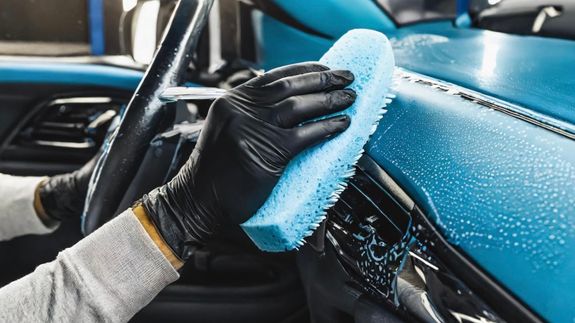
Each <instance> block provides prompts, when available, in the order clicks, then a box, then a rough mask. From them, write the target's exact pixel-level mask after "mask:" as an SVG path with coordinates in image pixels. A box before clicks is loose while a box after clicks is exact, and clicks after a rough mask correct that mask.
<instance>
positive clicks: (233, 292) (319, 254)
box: [0, 0, 539, 323]
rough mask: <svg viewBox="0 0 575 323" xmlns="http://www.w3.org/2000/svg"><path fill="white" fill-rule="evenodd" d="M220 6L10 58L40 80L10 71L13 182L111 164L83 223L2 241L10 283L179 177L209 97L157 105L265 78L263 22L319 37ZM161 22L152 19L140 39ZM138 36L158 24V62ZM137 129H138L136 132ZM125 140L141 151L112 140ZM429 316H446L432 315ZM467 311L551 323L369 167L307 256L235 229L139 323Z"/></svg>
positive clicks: (163, 13) (0, 166) (260, 4)
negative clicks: (110, 45)
mask: <svg viewBox="0 0 575 323" xmlns="http://www.w3.org/2000/svg"><path fill="white" fill-rule="evenodd" d="M151 2H154V3H155V5H153V6H152V5H150V4H149V3H151ZM213 2H214V1H209V0H180V1H178V2H176V1H168V0H161V1H136V2H135V5H134V7H133V8H132V9H131V10H129V11H128V13H125V14H124V16H123V17H122V20H121V23H120V24H121V25H122V26H123V27H121V28H119V29H120V32H119V33H118V34H117V35H113V37H112V38H113V40H110V39H111V38H110V37H107V38H106V39H107V40H106V41H111V42H114V43H119V44H121V46H117V47H116V48H114V51H115V52H114V53H112V54H109V55H104V56H99V57H94V56H91V55H89V54H88V55H83V56H80V57H76V58H69V57H67V56H66V55H60V56H53V57H50V58H45V60H44V62H43V63H39V62H38V59H37V57H32V56H31V55H25V56H21V57H17V58H14V57H12V56H10V55H4V56H6V57H8V58H10V59H12V60H14V59H16V60H17V61H20V62H22V65H26V66H29V67H27V68H29V69H30V70H23V69H18V68H15V70H14V71H12V72H10V73H13V74H14V73H20V74H19V75H17V76H14V78H13V79H12V80H9V79H8V78H7V77H6V78H4V79H3V80H2V84H1V85H0V114H1V115H2V118H0V172H1V173H7V174H16V175H29V176H32V175H34V176H39V175H53V174H58V173H64V172H69V171H72V170H74V169H77V168H79V167H81V166H82V165H83V164H84V163H85V162H87V161H88V160H90V159H91V158H92V157H93V156H94V155H95V154H97V153H98V152H99V151H103V152H104V155H105V157H104V158H105V160H106V162H105V163H102V164H101V165H99V170H100V171H101V172H100V176H99V178H97V179H96V180H95V181H94V182H93V183H92V184H91V185H92V186H91V188H92V189H93V194H91V196H90V197H89V199H88V201H87V206H86V211H85V218H84V221H82V223H80V221H77V222H70V223H65V224H63V225H62V226H61V227H60V228H59V229H58V230H57V231H56V232H55V233H53V234H51V235H49V236H24V237H19V238H16V239H13V240H11V241H7V242H2V243H0V258H1V259H2V261H3V263H4V264H6V265H4V266H0V286H3V285H5V284H8V283H9V282H11V281H13V280H15V279H18V278H19V277H22V276H24V275H26V274H27V273H30V272H31V271H33V270H34V268H35V267H36V266H38V265H39V264H42V263H44V262H48V261H50V260H52V259H54V258H55V257H56V255H57V254H58V252H59V251H61V250H63V249H65V248H67V247H69V246H72V245H73V244H74V243H76V242H77V241H79V240H80V239H82V237H83V236H84V235H85V234H89V233H90V232H92V231H94V230H95V229H97V228H98V227H99V226H101V225H102V224H103V223H105V222H106V221H107V220H109V219H110V215H117V214H119V212H121V211H122V210H124V209H126V208H128V207H130V206H131V205H132V204H133V203H134V202H135V201H136V200H137V199H138V198H139V197H140V196H142V194H144V193H146V192H148V191H150V190H151V189H152V188H154V187H156V186H159V185H161V184H163V183H166V182H167V181H169V179H171V178H172V177H173V176H174V175H175V174H176V173H177V171H178V169H179V167H181V166H182V164H183V163H184V162H185V161H186V159H187V157H188V156H189V155H190V153H191V151H192V150H193V148H194V145H195V142H196V140H197V138H198V134H199V131H200V130H201V126H202V120H203V119H204V118H205V116H206V113H207V111H208V109H209V106H210V103H211V100H205V99H202V100H192V101H187V102H183V101H178V102H166V101H162V100H160V98H159V97H158V93H161V92H162V91H164V90H165V89H167V88H169V87H173V86H177V85H181V84H186V85H190V86H192V85H193V86H199V87H222V88H229V87H232V86H234V85H235V84H238V82H241V81H242V80H245V79H247V78H249V77H251V76H253V75H255V74H257V73H259V71H258V70H257V69H258V66H259V64H258V61H259V59H260V57H259V55H261V53H259V52H258V48H257V46H256V44H255V43H254V39H255V38H256V37H255V36H254V33H257V30H256V29H255V28H254V24H253V21H252V20H253V19H254V17H255V16H256V15H265V16H268V17H270V18H272V19H275V20H277V21H279V22H280V23H281V24H284V25H287V26H289V27H290V28H294V29H296V30H298V32H301V33H311V34H317V32H316V31H315V30H313V28H310V27H308V26H306V25H305V24H303V23H302V22H300V21H298V20H297V19H296V18H294V17H292V16H290V15H288V14H287V13H285V12H284V11H282V9H281V8H279V7H278V6H277V5H274V3H273V2H271V1H265V0H246V1H244V0H241V1H239V0H220V1H216V2H215V4H214V3H213ZM150 8H152V9H150ZM149 10H152V11H154V10H155V11H154V12H155V13H156V14H155V16H154V17H155V19H154V21H155V23H154V24H152V25H153V26H152V27H141V26H142V21H149V20H146V19H147V16H146V12H147V11H149ZM170 17H171V18H170ZM406 19H407V20H409V18H406ZM481 21H483V22H482V23H487V21H488V17H487V16H485V17H483V18H482V20H481ZM138 26H140V27H138ZM134 28H151V29H149V30H152V33H153V34H154V35H155V36H154V37H155V42H156V43H155V44H154V46H152V49H151V51H152V52H151V54H150V49H149V48H148V49H146V46H148V47H149V44H145V42H144V41H143V40H141V35H140V34H141V31H138V30H135V29H134ZM147 30H148V29H147ZM161 39H163V42H161V44H160V40H161ZM156 44H160V45H159V48H158V50H157V52H156V54H155V56H154V55H153V54H154V53H153V52H154V50H155V45H156ZM138 51H139V52H138ZM136 52H138V53H136ZM6 57H0V68H2V65H1V64H3V63H2V61H3V60H6V59H7V58H6ZM126 57H129V59H126ZM24 63H26V64H24ZM67 64H74V66H75V69H74V70H69V69H67V68H66V66H68V65H67ZM4 68H6V67H4ZM7 70H9V68H7ZM6 73H8V72H6ZM5 75H8V74H5ZM2 78H3V77H2V76H1V75H0V79H2ZM70 80H73V81H70ZM140 80H142V81H141V83H140ZM422 82H423V81H422ZM138 84H139V85H138ZM438 86H439V85H438ZM474 102H477V100H476V101H474ZM128 125H138V127H139V128H138V131H133V132H127V131H126V129H128ZM131 129H132V128H131ZM114 136H127V137H128V138H130V140H128V141H124V144H123V145H118V144H112V142H113V138H114ZM126 174H128V175H126ZM406 255H407V256H406ZM422 299H424V300H425V301H421V300H422ZM485 299H489V301H488V302H486V301H485ZM424 304H441V306H437V307H436V310H437V311H438V312H435V314H434V312H433V311H430V310H429V307H425V306H424ZM448 309H449V311H448ZM454 313H456V314H454ZM457 313H461V314H457ZM463 313H466V314H463ZM469 313H474V314H476V317H477V319H476V321H474V322H480V321H481V322H487V321H499V320H504V319H506V317H508V316H509V315H512V316H513V317H515V318H516V319H517V318H520V319H524V320H530V321H538V320H539V319H538V318H537V317H536V316H534V315H533V314H532V313H531V312H530V311H529V310H527V309H525V306H524V305H523V304H522V303H519V302H518V301H516V300H515V298H514V297H512V296H511V295H510V294H509V293H508V292H507V291H506V290H504V289H502V288H500V287H499V285H498V284H497V283H496V282H495V281H494V280H493V279H492V278H490V277H488V276H487V275H485V274H484V273H483V272H482V271H481V270H480V269H479V268H478V266H477V265H476V264H474V263H473V262H472V261H470V260H469V259H467V258H466V257H465V256H464V255H462V254H461V252H460V251H459V250H457V249H455V248H453V247H452V246H451V245H450V244H449V243H448V242H447V241H446V240H445V239H444V238H443V237H442V235H441V234H440V233H439V232H438V231H437V229H435V227H434V225H433V224H431V222H430V221H429V220H428V219H427V218H426V216H425V215H424V213H423V211H422V210H421V209H420V208H419V207H418V204H417V202H416V201H415V200H414V199H413V198H412V197H410V196H409V195H408V194H407V193H406V192H405V190H404V189H402V187H400V186H399V185H398V184H397V183H396V181H395V180H394V179H393V178H392V177H391V176H390V175H389V173H388V170H385V169H383V168H381V167H380V166H378V165H377V163H376V162H374V161H373V160H372V159H371V158H370V157H369V156H364V157H363V158H362V159H361V160H360V162H359V164H358V166H357V170H356V175H355V176H354V177H353V178H352V180H351V182H350V185H349V186H348V188H347V189H346V190H345V191H344V192H343V193H342V196H341V199H340V200H339V202H338V203H337V204H336V205H335V206H334V207H332V208H331V209H330V210H329V212H328V220H327V221H324V222H323V223H322V225H321V227H320V228H319V229H318V230H317V231H316V232H315V233H314V235H313V236H311V237H309V238H308V239H307V243H306V245H305V246H304V247H303V248H301V250H299V251H297V252H286V253H265V252H261V251H259V250H258V249H257V248H256V247H255V246H254V245H253V244H252V242H251V241H250V240H249V238H248V237H247V236H246V235H245V233H244V232H243V231H242V230H241V229H240V228H239V227H238V226H233V225H229V226H227V227H225V228H224V229H223V230H222V231H221V232H220V233H219V234H218V236H217V237H216V238H215V239H214V240H213V241H212V242H210V243H209V245H208V246H207V247H206V248H204V249H202V250H200V251H198V252H197V253H195V254H194V255H193V258H192V259H191V260H190V261H188V262H187V263H186V265H185V267H184V268H183V270H182V271H181V278H180V279H179V280H178V281H176V282H175V283H173V284H172V285H170V286H168V287H167V288H166V289H165V290H164V291H162V292H161V293H160V294H159V295H158V296H157V298H156V299H155V300H154V301H153V302H152V303H150V304H149V305H148V306H147V307H145V308H144V309H143V310H142V311H141V312H140V313H138V314H137V315H136V316H135V317H134V318H133V319H132V322H165V321H168V322H188V321H191V320H192V321H194V322H283V323H289V322H294V323H295V322H298V323H299V322H309V321H313V322H400V321H404V320H410V321H414V320H417V321H426V322H430V321H435V318H436V317H435V318H434V315H438V316H439V317H450V318H453V317H458V316H457V315H460V316H459V318H460V320H458V319H452V320H451V321H454V322H457V321H459V322H463V321H465V320H466V317H469V316H465V315H469ZM480 318H481V320H480ZM483 319H484V320H483Z"/></svg>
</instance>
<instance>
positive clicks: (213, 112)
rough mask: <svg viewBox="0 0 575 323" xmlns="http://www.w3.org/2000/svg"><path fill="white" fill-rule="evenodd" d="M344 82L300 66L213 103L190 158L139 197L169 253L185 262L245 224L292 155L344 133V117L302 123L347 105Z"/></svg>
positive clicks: (340, 74)
mask: <svg viewBox="0 0 575 323" xmlns="http://www.w3.org/2000/svg"><path fill="white" fill-rule="evenodd" d="M352 81H353V74H351V72H349V71H331V70H329V69H328V68H327V67H325V66H322V65H319V64H316V63H304V64H297V65H290V66H286V67H282V68H278V69H275V70H272V71H270V72H268V73H266V74H264V75H262V76H260V77H257V78H254V79H252V80H250V81H249V82H247V83H245V84H243V85H240V86H239V87H236V88H234V89H232V90H230V91H229V92H228V93H227V94H226V95H225V96H223V97H221V98H219V99H218V100H216V101H215V102H214V103H213V104H212V106H211V108H210V111H209V113H208V117H207V119H206V122H205V125H204V128H203V129H202V132H201V134H200V138H199V139H198V143H197V145H196V147H195V149H194V151H193V152H192V155H191V156H190V159H189V160H188V161H187V163H186V164H185V165H184V166H183V167H182V169H181V170H180V171H179V173H178V174H177V175H176V176H175V177H174V179H172V180H171V181H170V182H169V183H167V184H166V185H164V186H161V187H159V188H157V189H155V190H153V191H152V192H150V193H149V194H147V195H145V196H144V197H143V199H142V206H143V207H144V210H145V212H146V214H148V216H149V217H150V218H151V219H152V221H153V222H154V223H155V225H156V227H157V229H158V231H159V232H160V234H161V235H162V237H163V238H164V240H165V241H166V242H167V244H168V245H169V246H170V247H171V249H172V250H173V251H174V253H175V254H176V256H178V257H179V258H180V259H182V260H184V261H185V260H186V259H187V258H188V257H189V255H190V253H191V251H193V249H194V248H196V247H199V246H201V245H203V244H204V243H205V241H206V240H207V239H208V238H209V237H210V235H211V234H212V233H213V232H214V230H215V229H216V228H217V227H218V225H220V224H221V223H223V222H232V223H237V224H239V223H243V222H245V221H246V220H247V219H249V218H250V217H251V216H252V215H253V214H255V212H256V211H257V210H258V209H259V208H260V207H261V205H262V204H263V203H264V202H265V200H266V199H267V197H268V196H269V194H270V193H271V191H272V189H273V188H274V186H275V185H276V183H277V182H278V180H279V178H280V176H281V174H282V172H283V170H284V169H285V167H286V166H287V164H288V162H289V161H290V160H291V159H292V158H293V157H294V156H295V155H297V154H298V153H299V152H301V151H302V150H304V149H306V148H308V147H311V146H313V145H315V144H317V143H319V142H321V141H323V140H325V139H327V138H330V137H332V136H334V135H336V134H338V133H340V132H342V131H344V130H345V129H346V128H347V127H348V126H349V123H350V120H349V118H348V117H347V116H336V117H332V118H328V119H323V120H321V121H312V122H307V121H310V120H312V119H314V118H317V117H321V116H325V115H329V114H332V113H335V112H338V111H341V110H343V109H345V108H346V107H348V106H350V105H351V104H352V103H353V102H354V100H355V93H354V92H353V91H352V90H344V88H345V87H346V86H348V85H349V84H351V83H352ZM302 123H303V124H302Z"/></svg>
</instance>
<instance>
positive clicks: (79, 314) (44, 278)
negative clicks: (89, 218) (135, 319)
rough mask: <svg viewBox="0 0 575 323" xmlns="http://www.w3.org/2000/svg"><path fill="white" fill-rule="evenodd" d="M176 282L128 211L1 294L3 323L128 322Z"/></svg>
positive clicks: (163, 260)
mask: <svg viewBox="0 0 575 323" xmlns="http://www.w3.org/2000/svg"><path fill="white" fill-rule="evenodd" d="M178 277H179V275H178V272H177V271H176V270H175V269H174V268H173V267H172V265H171V264H170V263H169V262H168V260H167V259H166V258H165V257H164V255H163V254H162V253H161V251H160V250H159V249H158V248H157V246H156V245H155V244H154V242H153V241H152V239H151V238H150V237H149V236H148V234H147V233H146V231H145V230H144V228H143V227H142V225H141V224H140V222H139V221H138V219H137V218H136V216H135V215H134V213H133V212H132V211H131V210H127V211H125V212H124V213H122V214H121V215H119V216H118V217H116V218H115V219H113V220H111V221H110V222H108V223H107V224H105V225H104V226H102V227H101V228H100V229H98V230H96V231H95V232H94V233H92V234H91V235H89V236H88V237H86V238H84V239H82V240H81V241H80V242H78V243H77V244H75V245H74V246H73V247H71V248H68V249H66V250H64V251H62V252H60V254H59V255H58V257H57V258H56V260H54V261H52V262H49V263H46V264H43V265H41V266H39V267H38V268H36V270H35V271H34V272H33V273H31V274H29V275H27V276H25V277H23V278H21V279H19V280H17V281H14V282H12V283H10V284H9V285H7V286H5V287H3V288H2V289H0V322H126V321H128V320H129V319H130V318H131V317H132V316H133V315H134V314H136V313H137V312H138V311H139V310H140V309H141V308H142V307H144V306H145V305H146V304H148V303H149V302H150V301H151V300H152V299H153V298H154V296H156V295H157V294H158V293H159V292H160V291H161V290H162V289H163V288H164V287H165V286H167V285H168V284H170V283H171V282H173V281H175V280H176V279H177V278H178Z"/></svg>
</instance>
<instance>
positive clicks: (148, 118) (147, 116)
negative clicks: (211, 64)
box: [82, 0, 213, 235]
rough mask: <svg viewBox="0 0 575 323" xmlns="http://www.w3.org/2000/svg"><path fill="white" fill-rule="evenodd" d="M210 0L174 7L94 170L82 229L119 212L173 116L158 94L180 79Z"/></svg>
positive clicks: (87, 231)
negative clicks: (157, 137) (150, 147)
mask: <svg viewBox="0 0 575 323" xmlns="http://www.w3.org/2000/svg"><path fill="white" fill-rule="evenodd" d="M212 3H213V0H180V1H179V3H178V4H177V6H176V8H175V9H174V13H173V15H172V18H171V21H170V23H169V27H168V30H167V33H166V34H165V36H164V39H163V40H162V43H161V45H160V48H159V49H158V52H157V53H156V55H155V56H154V59H153V60H152V63H151V64H150V66H149V67H148V69H147V71H146V74H145V75H144V78H143V79H142V81H141V82H140V84H139V85H138V88H137V89H136V91H135V93H134V95H133V96H132V98H131V100H130V102H129V103H128V106H127V108H126V110H125V113H124V116H123V117H122V120H121V121H120V125H119V126H118V128H117V129H116V131H115V132H114V134H113V135H112V136H111V138H110V140H108V142H107V143H106V144H105V146H104V150H103V153H102V156H101V157H100V159H99V161H98V163H97V166H96V169H95V170H94V173H93V175H92V179H91V181H90V186H89V188H88V196H87V198H86V204H85V207H84V214H83V217H82V231H83V233H84V234H85V235H88V234H90V233H91V232H93V231H94V230H96V229H97V228H98V227H100V226H101V225H103V224H104V223H106V222H107V221H108V220H110V219H112V218H113V217H114V216H116V215H117V213H116V212H117V211H118V210H117V208H118V206H119V204H120V202H121V200H122V197H123V196H124V193H125V192H126V191H127V189H128V186H129V185H130V183H131V180H132V178H133V177H134V175H135V174H136V172H137V170H138V168H139V167H140V163H141V161H142V160H143V157H144V154H145V153H146V150H147V148H148V145H149V143H150V141H151V140H152V139H153V137H154V136H155V135H156V133H158V132H159V131H160V130H162V128H165V126H166V123H167V121H166V120H169V118H170V116H173V113H174V112H173V111H167V110H166V109H165V108H164V103H163V102H162V101H160V99H159V96H160V94H161V93H162V92H163V91H164V90H165V89H167V88H169V87H172V86H176V85H178V84H181V83H182V82H183V81H184V76H185V74H186V71H187V69H188V67H189V66H190V63H191V62H192V56H193V55H192V54H193V53H194V52H195V49H196V47H197V44H198V40H199V38H200V35H201V32H202V30H203V28H204V26H205V24H206V22H207V19H208V15H209V12H210V9H211V7H212ZM172 119H173V118H172ZM170 122H171V120H170Z"/></svg>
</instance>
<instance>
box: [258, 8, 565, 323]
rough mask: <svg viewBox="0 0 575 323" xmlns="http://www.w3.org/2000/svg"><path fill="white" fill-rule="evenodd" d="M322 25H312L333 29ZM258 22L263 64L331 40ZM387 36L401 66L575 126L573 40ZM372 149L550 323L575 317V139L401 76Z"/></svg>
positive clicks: (446, 33)
mask: <svg viewBox="0 0 575 323" xmlns="http://www.w3.org/2000/svg"><path fill="white" fill-rule="evenodd" d="M286 8H288V6H286ZM288 9H289V8H288ZM292 9H293V10H292V12H291V13H292V14H294V15H295V14H296V13H295V9H294V8H292ZM300 15H303V16H305V15H304V14H300ZM303 16H302V17H300V18H301V19H304V18H305V19H309V20H321V19H320V18H317V17H315V18H314V17H311V16H310V17H307V18H306V17H303ZM304 23H305V21H304ZM321 23H324V22H319V21H316V22H314V23H312V22H307V25H308V26H312V27H314V26H315V27H316V28H318V29H320V30H323V31H326V30H327V29H321V28H320V27H317V26H319V25H317V24H321ZM260 24H261V30H260V33H259V36H260V37H259V39H258V42H259V45H260V51H261V52H262V53H263V55H262V58H263V60H262V65H263V67H265V68H272V67H275V66H279V65H283V64H287V63H292V62H296V61H302V60H316V59H318V58H319V57H320V56H321V54H322V53H323V52H324V51H325V50H327V48H329V46H330V45H331V43H332V41H333V40H331V39H325V38H321V37H317V36H313V35H309V34H305V33H303V32H301V31H299V30H296V29H294V28H292V27H289V26H287V25H284V24H281V23H280V22H278V21H275V20H273V19H272V18H269V17H265V15H264V16H263V17H260ZM380 30H381V29H380ZM382 31H384V32H386V34H387V36H388V37H389V38H390V39H391V40H392V43H393V46H394V53H395V58H396V63H397V65H398V66H400V67H404V68H406V69H408V70H412V71H415V72H418V73H421V74H424V75H428V76H431V77H434V78H436V79H439V80H443V81H447V82H451V83H454V84H457V85H459V86H462V87H464V88H467V89H471V90H474V91H476V92H479V93H482V94H485V95H488V96H491V97H493V98H495V99H499V100H501V101H503V102H507V103H509V104H511V105H516V106H517V107H518V108H521V109H523V110H522V113H523V114H524V115H527V116H529V117H531V118H532V119H534V120H540V121H543V123H551V124H552V125H553V126H556V127H557V128H560V129H565V130H566V131H567V132H570V133H572V134H573V133H575V131H574V129H575V127H574V125H575V95H573V89H575V74H574V73H575V42H574V41H568V40H560V39H551V38H541V37H533V36H518V35H509V34H504V33H497V32H491V31H486V30H479V29H469V28H457V27H455V26H454V25H453V23H452V22H450V21H443V22H433V23H422V24H417V25H411V26H407V27H402V28H398V29H396V30H382ZM285 51H288V52H289V53H288V54H289V55H288V54H286V55H283V54H282V53H284V52H285ZM276 54H278V55H276ZM367 153H368V154H369V155H370V156H371V157H372V158H374V159H375V160H376V161H377V162H378V164H380V165H381V166H382V167H383V168H384V169H386V170H387V171H389V172H390V173H391V175H392V176H393V177H394V178H395V179H396V180H398V182H399V183H400V184H401V185H402V186H403V187H404V188H406V189H407V190H408V191H409V193H410V195H411V196H412V197H414V198H415V199H416V200H418V203H419V204H420V205H421V206H422V207H423V208H424V209H425V211H426V212H427V213H428V214H429V216H430V218H431V219H432V220H434V222H435V223H436V224H437V226H438V227H439V228H440V229H441V230H442V232H443V233H444V234H445V236H446V237H447V238H448V239H449V241H450V242H451V243H453V244H454V245H456V246H458V247H459V248H460V249H461V250H463V251H464V252H465V253H466V254H467V255H469V256H470V257H471V258H472V259H473V260H474V261H475V262H476V263H478V264H479V265H480V266H481V267H482V268H483V269H485V270H486V271H487V272H489V273H490V274H491V275H492V276H493V277H495V279H497V280H498V281H499V282H500V283H501V284H503V285H504V286H506V287H507V288H508V290H510V291H511V293H513V294H515V295H517V297H518V298H520V299H521V300H523V301H524V302H526V303H527V304H528V305H529V306H530V307H531V308H532V309H534V310H535V311H536V312H537V313H539V314H540V315H541V316H542V317H544V318H545V319H546V320H549V321H553V322H574V321H575V306H574V304H575V293H574V292H573V290H575V275H574V274H573V273H575V259H574V258H573V257H572V255H574V254H575V141H574V140H573V139H569V138H568V137H566V136H563V135H560V134H558V133H556V132H552V131H549V130H546V129H544V128H542V127H539V126H536V125H534V124H532V123H527V122H525V121H522V120H520V119H517V118H514V117H512V116H509V115H507V114H504V113H501V112H499V111H495V110H491V109H489V108H487V107H484V106H481V105H479V104H477V103H476V102H472V101H468V100H466V99H464V98H462V97H460V96H457V95H454V94H453V93H446V92H442V91H440V90H437V89H434V88H432V87H429V86H425V85H422V84H417V83H410V82H407V81H405V80H404V81H401V82H400V85H399V89H398V97H397V99H395V101H394V102H393V103H392V104H391V105H390V106H389V112H388V114H386V115H385V117H384V118H383V120H382V122H381V124H380V125H379V127H378V129H377V131H376V132H375V134H374V135H373V137H372V138H371V140H370V142H369V143H368V146H367Z"/></svg>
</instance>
